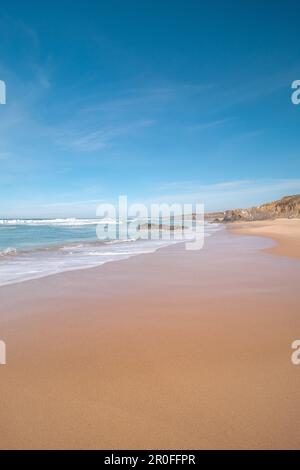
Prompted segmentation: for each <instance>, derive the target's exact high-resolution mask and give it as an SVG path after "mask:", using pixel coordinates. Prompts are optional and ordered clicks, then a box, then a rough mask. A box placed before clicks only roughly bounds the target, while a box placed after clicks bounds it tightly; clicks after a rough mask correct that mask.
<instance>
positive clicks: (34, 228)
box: [0, 219, 220, 286]
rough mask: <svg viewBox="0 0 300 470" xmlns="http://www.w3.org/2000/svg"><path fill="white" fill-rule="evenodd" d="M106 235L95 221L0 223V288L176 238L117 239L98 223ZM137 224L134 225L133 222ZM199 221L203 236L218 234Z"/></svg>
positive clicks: (127, 254)
mask: <svg viewBox="0 0 300 470" xmlns="http://www.w3.org/2000/svg"><path fill="white" fill-rule="evenodd" d="M103 223H106V224H107V227H108V234H109V235H110V239H109V240H107V239H106V238H107V235H104V236H103V239H99V233H98V235H97V232H96V229H97V226H98V224H99V219H98V220H97V219H31V220H29V219H18V220H10V219H6V220H0V286H3V285H7V284H13V283H17V282H23V281H26V280H30V279H37V278H41V277H44V276H49V275H51V274H57V273H61V272H64V271H71V270H76V269H83V268H89V267H96V266H100V265H102V264H104V263H107V262H111V261H118V260H122V259H126V258H129V257H131V256H136V255H139V254H143V253H151V252H154V251H156V250H157V249H159V248H162V247H164V246H168V245H170V244H173V243H178V240H174V239H170V240H165V239H164V240H161V239H158V240H157V239H155V240H141V239H135V238H133V239H130V240H128V239H123V240H122V239H119V238H118V237H117V236H116V232H117V231H118V230H116V229H118V227H116V224H115V223H114V222H113V221H110V220H107V221H102V224H103ZM137 223H138V222H137ZM219 229H220V226H219V225H217V224H207V223H205V236H209V235H211V234H212V233H214V232H215V231H217V230H219Z"/></svg>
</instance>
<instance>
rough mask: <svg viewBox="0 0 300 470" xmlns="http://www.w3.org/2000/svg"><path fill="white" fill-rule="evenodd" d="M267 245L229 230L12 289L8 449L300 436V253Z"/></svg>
mask: <svg viewBox="0 0 300 470" xmlns="http://www.w3.org/2000/svg"><path fill="white" fill-rule="evenodd" d="M269 247H270V241H269V240H267V239H262V238H259V239H258V238H256V237H245V236H240V235H238V234H234V235H233V234H231V233H230V232H229V231H228V230H224V231H220V232H218V233H216V234H214V235H213V236H212V237H208V238H207V239H206V240H205V246H204V249H203V250H201V251H199V252H188V251H186V250H185V249H184V247H183V246H182V244H176V245H174V246H171V247H167V248H162V249H160V250H158V251H156V252H155V253H151V254H147V255H139V256H136V257H132V258H130V259H127V260H123V262H122V263H120V262H112V263H107V264H105V265H102V266H100V267H98V268H91V269H84V270H80V271H72V272H64V273H61V274H57V275H53V276H49V277H47V278H42V279H38V280H33V281H27V282H26V283H23V284H14V285H10V286H6V287H2V288H1V289H0V292H1V306H0V332H1V339H3V340H5V342H6V345H7V365H6V366H1V367H0V377H1V390H0V435H1V442H0V446H1V448H3V449H24V448H25V449H33V448H38V449H50V448H54V449H69V448H70V449H72V448H73V449H76V448H83V449H107V448H109V449H113V450H114V449H135V448H136V449H147V448H148V449H149V448H152V449H159V448H164V449H172V448H173V449H174V448H178V449H222V448H226V449H233V448H238V449H245V448H254V449H263V448H265V449H269V448H273V449H276V448H286V449H288V448H297V447H298V437H297V436H298V434H297V429H298V423H299V419H300V397H299V388H300V375H299V370H298V369H297V367H295V366H293V365H292V364H291V360H290V355H291V353H292V350H291V349H290V345H291V343H292V341H293V340H294V339H296V337H297V336H299V334H300V318H299V313H298V310H299V309H298V306H299V302H300V294H299V293H298V290H299V289H298V284H299V261H298V260H296V259H289V258H279V257H277V256H270V255H269V254H268V255H267V254H265V253H263V252H262V251H261V250H262V249H266V248H269ZM278 263H280V269H278V266H279V265H278ZM297 332H299V334H297ZM274 410H276V413H274Z"/></svg>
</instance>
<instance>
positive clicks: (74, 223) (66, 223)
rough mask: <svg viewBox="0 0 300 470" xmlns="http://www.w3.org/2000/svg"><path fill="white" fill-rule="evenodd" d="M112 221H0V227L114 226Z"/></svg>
mask: <svg viewBox="0 0 300 470" xmlns="http://www.w3.org/2000/svg"><path fill="white" fill-rule="evenodd" d="M116 223H117V222H116V221H115V220H113V219H76V218H68V219H0V225H49V226H50V225H54V226H70V227H75V226H83V225H97V224H112V225H116Z"/></svg>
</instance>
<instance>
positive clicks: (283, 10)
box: [0, 0, 300, 218]
mask: <svg viewBox="0 0 300 470" xmlns="http://www.w3.org/2000/svg"><path fill="white" fill-rule="evenodd" d="M299 14H300V4H299V1H296V0H295V1H294V0H286V1H284V2H283V1H280V0H272V2H270V1H269V0H260V1H256V0H251V1H250V0H245V1H243V2H241V1H240V0H236V1H233V0H226V1H225V0H223V1H221V0H219V1H214V2H204V1H200V0H195V1H194V0H185V1H183V0H172V2H171V1H170V0H143V1H137V0H110V1H104V0H89V1H82V0H76V2H75V1H71V0H60V1H58V0H52V1H49V0H44V1H43V2H41V1H34V0H27V1H26V2H24V1H23V0H20V1H18V0H10V1H9V2H7V1H3V2H1V3H0V80H3V81H5V83H6V104H5V105H0V169H1V171H0V218H4V217H59V216H62V217H73V216H76V217H81V216H82V217H92V216H94V215H95V213H96V207H97V204H98V203H100V202H115V201H116V200H117V198H118V196H119V195H127V196H128V199H129V202H139V203H143V202H145V203H147V204H149V203H151V202H169V203H177V202H201V203H204V204H205V209H206V210H207V211H208V210H210V211H211V210H224V209H230V208H236V207H248V206H252V205H256V204H259V203H262V202H266V201H269V200H273V199H277V198H279V197H282V196H284V195H287V194H296V193H300V133H299V127H300V105H299V106H296V105H293V104H292V101H291V95H292V90H291V85H292V82H293V81H294V80H297V79H298V80H299V79H300V41H299V27H300V16H299Z"/></svg>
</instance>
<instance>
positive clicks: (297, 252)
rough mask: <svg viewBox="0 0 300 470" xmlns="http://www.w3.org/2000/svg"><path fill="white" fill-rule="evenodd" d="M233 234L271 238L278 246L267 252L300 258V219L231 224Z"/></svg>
mask: <svg viewBox="0 0 300 470" xmlns="http://www.w3.org/2000/svg"><path fill="white" fill-rule="evenodd" d="M229 229H230V230H231V232H232V233H236V234H239V235H254V236H259V237H264V238H270V239H272V240H274V241H275V242H276V246H274V247H271V248H266V249H265V251H266V252H269V253H273V254H277V255H281V256H288V257H290V258H298V259H299V258H300V219H284V218H282V219H275V220H262V221H253V222H235V223H232V224H230V226H229Z"/></svg>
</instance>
